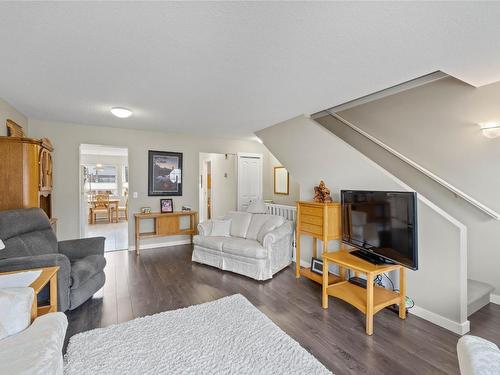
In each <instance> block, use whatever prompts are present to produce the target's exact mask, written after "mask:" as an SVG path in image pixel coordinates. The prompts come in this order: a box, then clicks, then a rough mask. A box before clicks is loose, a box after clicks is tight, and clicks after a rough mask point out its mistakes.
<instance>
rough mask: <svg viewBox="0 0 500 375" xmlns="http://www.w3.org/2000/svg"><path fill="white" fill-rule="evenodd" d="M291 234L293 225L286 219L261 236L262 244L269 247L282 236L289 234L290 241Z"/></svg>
mask: <svg viewBox="0 0 500 375" xmlns="http://www.w3.org/2000/svg"><path fill="white" fill-rule="evenodd" d="M292 235H293V225H292V222H291V221H286V222H285V223H283V224H282V225H281V226H279V227H278V228H276V229H274V230H272V231H270V232H267V233H266V234H265V235H264V237H263V238H262V246H264V247H266V248H269V247H270V246H272V244H274V243H276V242H278V241H280V240H282V239H283V238H285V237H287V236H290V242H291V241H292V238H291V236H292Z"/></svg>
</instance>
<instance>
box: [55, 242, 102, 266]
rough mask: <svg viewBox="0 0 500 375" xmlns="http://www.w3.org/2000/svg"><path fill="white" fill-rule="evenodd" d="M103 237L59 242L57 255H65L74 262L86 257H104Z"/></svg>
mask: <svg viewBox="0 0 500 375" xmlns="http://www.w3.org/2000/svg"><path fill="white" fill-rule="evenodd" d="M105 240H106V238H104V237H92V238H80V239H77V240H68V241H60V242H59V243H58V247H59V253H61V254H64V255H66V256H67V257H68V258H69V259H70V260H76V259H80V258H83V257H86V256H87V255H103V256H104V241H105Z"/></svg>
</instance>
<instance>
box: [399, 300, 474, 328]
mask: <svg viewBox="0 0 500 375" xmlns="http://www.w3.org/2000/svg"><path fill="white" fill-rule="evenodd" d="M408 312H409V313H410V314H413V315H415V316H418V317H419V318H422V319H425V320H427V321H429V322H431V323H434V324H435V325H438V326H440V327H443V328H445V329H447V330H449V331H452V332H454V333H456V334H458V335H465V334H466V333H467V332H469V331H470V322H469V321H468V320H467V321H466V322H464V323H458V322H455V321H453V320H451V319H448V318H445V317H444V316H441V315H438V314H436V313H433V312H432V311H429V310H426V309H424V308H422V307H419V306H413V307H412V308H411V309H410V310H408Z"/></svg>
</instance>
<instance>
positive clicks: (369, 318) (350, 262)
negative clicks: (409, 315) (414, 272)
mask: <svg viewBox="0 0 500 375" xmlns="http://www.w3.org/2000/svg"><path fill="white" fill-rule="evenodd" d="M330 263H334V264H337V265H339V266H340V267H341V270H346V269H351V270H353V271H354V273H355V275H356V276H359V274H365V275H366V279H367V283H366V289H365V288H363V287H361V286H358V285H354V284H352V283H350V282H349V281H347V280H346V278H345V272H341V275H340V278H341V279H342V281H340V282H337V283H334V284H332V283H330V282H329V280H328V276H327V273H323V298H322V302H323V303H322V305H323V308H324V309H327V308H328V296H332V297H337V298H340V299H342V300H344V301H345V302H347V303H349V304H351V305H352V306H354V307H356V308H357V309H358V310H360V311H361V312H362V313H363V314H365V315H366V334H367V335H372V334H373V316H374V315H375V314H376V313H377V312H379V311H380V310H382V309H383V308H384V307H387V306H390V305H399V317H400V318H401V319H406V277H405V269H404V267H403V266H400V265H399V264H382V265H375V264H372V263H370V262H367V261H365V260H363V259H360V258H358V257H356V256H354V255H351V254H349V251H345V250H340V251H336V252H332V253H326V254H323V270H327V269H328V265H329V264H330ZM398 270H399V292H393V291H391V290H388V289H385V288H382V287H380V286H377V285H373V280H374V279H375V277H376V276H377V275H380V274H383V273H386V272H390V271H398Z"/></svg>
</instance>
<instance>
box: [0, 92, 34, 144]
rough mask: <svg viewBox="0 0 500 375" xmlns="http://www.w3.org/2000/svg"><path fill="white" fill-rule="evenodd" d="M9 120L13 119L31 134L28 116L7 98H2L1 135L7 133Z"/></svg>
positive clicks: (0, 114) (0, 109) (0, 112)
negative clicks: (7, 100) (6, 99)
mask: <svg viewBox="0 0 500 375" xmlns="http://www.w3.org/2000/svg"><path fill="white" fill-rule="evenodd" d="M7 120H12V121H14V122H15V123H16V124H18V125H20V126H22V127H23V128H24V132H25V133H26V134H28V135H29V133H28V118H27V117H26V116H25V115H24V114H22V113H21V112H19V111H18V110H17V109H15V108H14V107H13V106H11V105H10V104H9V103H7V102H6V101H5V100H3V99H2V98H0V136H5V135H7V127H6V122H7Z"/></svg>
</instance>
